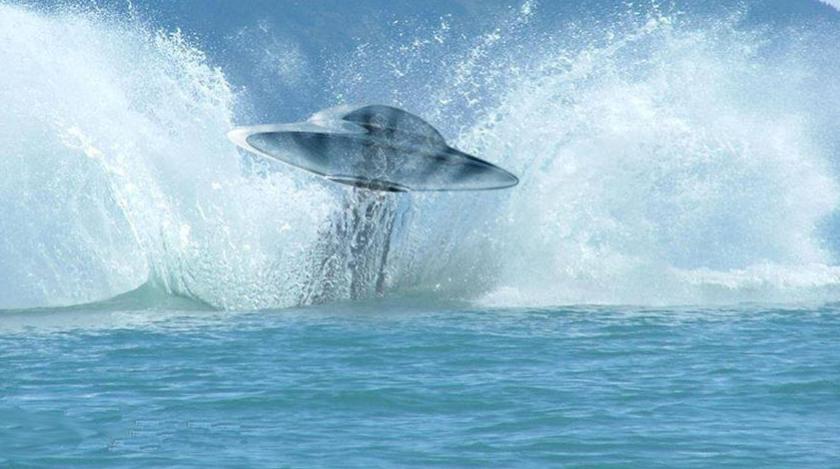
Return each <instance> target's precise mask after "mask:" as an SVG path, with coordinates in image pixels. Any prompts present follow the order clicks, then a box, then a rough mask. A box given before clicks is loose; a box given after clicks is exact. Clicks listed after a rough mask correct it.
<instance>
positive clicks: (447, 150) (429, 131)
mask: <svg viewBox="0 0 840 469" xmlns="http://www.w3.org/2000/svg"><path fill="white" fill-rule="evenodd" d="M228 138H229V139H230V140H231V141H232V142H233V143H235V144H236V145H237V146H239V147H240V148H243V149H245V150H247V151H249V152H251V153H254V154H257V155H260V156H263V157H266V158H271V159H275V160H279V161H281V162H283V163H287V164H290V165H292V166H297V167H298V168H301V169H305V170H307V171H310V172H312V173H315V174H318V175H320V176H323V177H325V178H327V179H329V180H331V181H335V182H338V183H341V184H348V185H351V186H356V187H361V188H365V189H370V190H378V191H388V192H409V191H470V190H488V189H503V188H506V187H512V186H515V185H516V184H517V183H518V182H519V180H518V179H517V178H516V176H514V175H513V174H511V173H509V172H507V171H505V170H504V169H502V168H499V167H498V166H496V165H494V164H492V163H488V162H487V161H484V160H481V159H479V158H476V157H474V156H472V155H469V154H467V153H464V152H462V151H459V150H456V149H455V148H452V147H450V146H449V145H447V144H446V141H445V140H444V139H443V137H442V136H441V135H440V133H438V131H437V130H435V128H434V127H432V126H431V125H430V124H429V123H427V122H426V121H424V120H423V119H421V118H419V117H417V116H415V115H413V114H410V113H408V112H406V111H403V110H401V109H397V108H394V107H390V106H381V105H371V106H364V107H360V108H349V107H339V108H332V109H327V110H325V111H321V112H319V113H317V114H315V115H313V116H312V117H311V118H309V119H308V120H306V121H304V122H298V123H294V124H273V125H258V126H253V127H238V128H235V129H233V130H231V131H230V132H229V133H228Z"/></svg>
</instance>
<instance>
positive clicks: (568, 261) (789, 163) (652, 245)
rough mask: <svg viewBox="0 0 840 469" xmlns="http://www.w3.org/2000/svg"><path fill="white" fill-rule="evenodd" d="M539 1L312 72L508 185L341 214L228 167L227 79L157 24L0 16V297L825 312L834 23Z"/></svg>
mask: <svg viewBox="0 0 840 469" xmlns="http://www.w3.org/2000/svg"><path fill="white" fill-rule="evenodd" d="M543 7H545V6H541V5H539V4H537V3H536V2H531V1H528V2H524V3H523V4H522V5H521V6H520V7H519V8H517V9H513V10H505V12H504V14H500V20H499V24H498V25H497V26H496V27H494V28H493V29H491V30H490V31H489V32H487V33H486V34H483V35H478V36H474V37H469V38H467V39H464V35H463V34H461V33H459V32H458V31H457V30H456V28H454V27H453V26H452V25H451V24H449V22H448V21H447V20H446V19H441V22H440V23H439V24H437V25H434V26H433V27H431V28H430V29H423V28H419V29H417V30H415V31H413V32H411V34H406V35H405V36H404V37H401V38H400V39H392V40H389V41H383V42H382V43H380V44H379V45H375V46H371V45H370V44H366V45H364V47H361V46H360V49H359V50H357V51H356V53H354V54H352V55H351V56H349V57H345V58H344V59H343V60H340V61H339V62H337V63H336V64H333V72H332V77H333V81H332V82H331V83H330V84H329V86H330V87H332V88H333V91H334V92H335V93H334V94H335V95H336V96H341V98H340V99H338V101H342V100H344V101H347V100H350V101H357V102H359V101H362V100H365V97H369V96H371V95H372V94H373V93H371V92H370V87H372V86H375V87H376V88H377V89H378V90H380V91H381V90H385V91H386V92H388V93H390V94H388V96H384V95H383V99H384V98H386V97H387V98H388V99H389V101H390V103H391V104H396V105H400V106H403V107H406V108H407V109H409V110H412V111H415V112H418V113H419V114H421V115H424V116H427V117H428V118H429V120H430V121H431V122H432V123H433V124H435V125H436V126H439V127H440V128H441V129H442V130H444V132H445V133H446V134H447V135H449V136H454V137H455V139H454V140H455V142H456V143H457V145H458V146H459V147H461V148H463V149H465V150H467V151H471V152H474V153H476V154H479V155H481V156H482V157H484V158H486V159H488V160H490V161H493V162H495V163H499V164H501V165H503V166H505V167H506V168H510V169H512V170H513V171H514V172H516V173H518V174H519V175H520V176H521V178H520V179H521V185H520V186H519V187H518V188H516V189H515V190H513V191H506V192H505V191H502V192H496V193H490V194H488V193H481V194H474V195H470V194H455V195H453V194H436V195H416V194H411V195H407V196H402V197H400V196H387V197H384V198H381V199H376V198H373V199H371V198H366V199H364V200H362V201H359V200H358V197H359V195H358V193H356V192H353V191H350V190H345V189H342V188H336V187H334V186H331V185H328V184H325V183H323V182H322V181H320V180H318V179H317V178H313V177H310V176H308V175H305V174H301V173H299V172H295V171H290V170H288V169H284V168H279V167H266V166H264V165H263V163H261V162H257V161H252V160H249V159H247V158H245V157H243V156H242V155H239V154H238V153H237V152H236V150H235V149H234V148H233V146H232V145H230V144H229V142H227V141H226V139H225V137H224V135H225V132H226V131H227V130H228V129H230V128H231V127H232V126H233V124H234V121H238V120H242V119H243V116H238V115H237V114H236V111H235V110H236V109H237V108H238V107H237V105H238V104H239V103H241V102H242V101H243V100H246V101H247V100H248V99H249V96H248V94H247V91H246V90H242V89H240V88H236V87H234V86H232V85H231V84H230V83H229V82H228V81H227V79H226V77H225V73H224V71H223V69H221V68H218V67H214V66H211V65H210V64H209V61H208V59H207V57H206V56H205V54H204V53H203V52H202V51H201V50H200V49H198V48H197V47H195V46H194V45H191V44H190V43H189V41H187V40H186V39H185V38H184V36H183V35H182V34H181V33H179V32H177V31H176V32H174V33H167V32H161V31H157V30H155V29H154V28H152V27H150V26H149V25H147V24H143V23H142V22H140V21H138V20H136V19H125V18H123V17H118V16H109V15H108V14H106V13H101V12H90V11H67V10H64V11H50V12H43V11H36V10H34V9H31V8H27V7H21V6H15V5H9V4H0V31H2V33H0V38H2V39H3V40H2V41H0V63H3V64H4V70H3V71H2V72H0V103H2V105H3V108H4V113H3V114H2V115H0V148H2V149H3V150H2V158H0V229H1V230H2V236H0V259H2V260H3V262H2V265H0V308H3V309H8V308H21V307H39V306H55V305H67V304H81V303H89V302H95V301H101V300H103V299H107V298H111V297H114V296H115V295H118V294H120V293H122V292H126V291H131V290H134V289H136V288H139V287H140V286H142V285H145V284H153V285H158V286H159V287H160V288H161V289H162V290H163V291H165V292H167V294H174V295H179V296H183V297H187V298H192V299H195V300H197V301H200V302H201V303H206V304H207V305H211V306H212V307H214V308H220V309H258V308H268V307H285V306H294V305H299V304H307V303H314V302H330V301H340V300H344V299H348V298H365V297H370V296H375V295H376V294H377V291H382V290H384V292H385V293H386V294H398V295H401V294H409V293H411V292H423V293H424V294H432V295H437V296H440V297H445V298H458V299H469V300H472V301H477V302H481V303H483V304H487V305H511V304H516V305H548V304H569V303H576V304H580V303H635V304H652V303H655V304H673V303H706V302H732V301H755V300H767V301H785V300H791V301H801V300H803V299H805V300H808V299H814V298H825V299H826V300H831V299H836V297H837V294H838V290H839V289H840V267H838V266H837V265H836V252H837V249H836V242H835V240H834V237H833V236H832V234H831V232H832V228H833V227H834V226H835V224H836V221H835V220H836V218H837V208H838V202H840V199H838V197H840V186H838V179H837V175H836V168H837V163H838V160H837V158H836V157H835V155H836V153H837V150H838V148H840V142H839V141H838V140H837V139H836V137H835V136H834V132H832V131H831V129H832V128H833V126H834V124H833V123H834V122H836V121H837V118H838V117H840V116H838V115H837V114H838V112H840V111H838V110H840V106H838V104H840V87H838V86H837V85H833V84H831V83H829V82H826V80H825V77H830V76H837V72H840V70H838V67H840V66H838V65H837V64H840V61H838V60H836V59H838V58H840V57H836V55H838V54H837V53H834V52H832V50H833V49H826V48H825V47H823V46H824V45H825V44H827V43H831V41H836V39H837V38H836V37H835V36H837V34H836V33H832V32H830V30H828V29H826V28H819V27H815V28H812V29H811V30H809V31H806V30H803V29H801V28H798V27H797V26H796V25H794V26H791V27H786V28H780V29H777V30H768V29H767V28H765V27H763V26H762V25H761V24H758V25H755V24H751V23H750V15H749V9H748V8H746V7H744V8H742V9H740V10H739V9H736V10H727V11H726V13H725V14H722V13H720V12H717V13H716V14H715V15H714V16H713V17H709V16H697V15H690V14H685V13H684V12H681V11H678V10H676V9H673V8H672V9H664V8H661V7H658V6H656V5H655V4H654V5H653V6H652V7H644V8H642V7H630V9H629V10H625V11H619V12H618V13H611V16H609V17H607V18H606V19H605V18H600V19H598V20H585V19H582V20H575V21H568V22H565V23H560V24H557V23H556V22H554V23H550V25H549V26H546V24H547V23H546V22H541V16H540V15H541V8H543ZM835 43H836V42H835ZM372 47H373V48H375V47H379V48H380V49H381V50H376V49H374V50H371V48H372ZM307 63H309V66H310V67H311V66H312V62H311V61H310V62H307ZM360 75H362V76H370V77H376V81H375V82H374V83H372V82H370V81H366V80H358V79H357V77H358V76H360ZM333 104H338V103H333ZM365 214H367V216H364V215H365ZM360 217H361V221H359V220H360ZM354 220H355V221H354ZM391 227H393V228H391ZM360 239H369V240H370V242H369V243H363V246H362V248H359V240H360ZM383 265H384V272H382V271H380V270H381V269H382V268H383Z"/></svg>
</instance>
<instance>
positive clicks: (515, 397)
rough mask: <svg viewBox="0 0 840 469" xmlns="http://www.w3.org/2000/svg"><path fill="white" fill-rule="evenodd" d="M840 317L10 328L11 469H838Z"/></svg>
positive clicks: (430, 314)
mask: <svg viewBox="0 0 840 469" xmlns="http://www.w3.org/2000/svg"><path fill="white" fill-rule="evenodd" d="M839 329H840V308H838V307H837V306H836V305H824V306H810V307H791V306H788V307H769V306H759V305H742V306H737V307H727V308H676V309H675V308H661V309H657V308H638V307H636V308H634V307H621V308H618V307H566V308H511V309H481V308H473V307H469V306H467V305H463V304H461V305H458V304H450V305H445V304H427V305H425V306H423V305H422V304H418V302H417V301H416V300H410V299H409V300H401V301H399V302H396V303H395V302H385V301H382V302H369V303H365V304H352V305H351V304H338V305H332V306H322V307H310V308H301V309H287V310H266V311H259V312H234V311H228V312H214V311H206V310H200V309H198V310H195V309H194V310H189V311H179V310H165V311H159V310H130V309H128V310H122V309H118V308H117V309H107V310H102V309H100V310H88V309H74V310H61V311H38V312H31V311H29V312H11V313H10V312H5V313H2V315H0V376H2V377H3V379H2V384H0V465H3V466H12V467H31V466H46V467H58V466H69V465H94V466H98V465H106V464H119V465H121V466H130V467H131V466H153V465H154V466H192V467H204V466H253V465H268V466H287V465H288V466H297V467H312V466H332V467H370V466H379V467H381V466H446V465H456V466H490V465H493V466H519V467H521V466H545V465H549V464H574V465H578V464H580V465H593V466H609V465H616V466H641V467H666V466H667V467H687V466H712V465H714V466H742V467H762V466H797V467H805V466H811V467H831V466H834V465H836V464H837V463H838V461H840V431H838V425H840V424H839V423H838V422H840V341H838V338H837V331H838V330H839Z"/></svg>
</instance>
